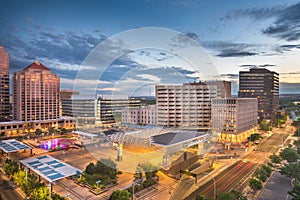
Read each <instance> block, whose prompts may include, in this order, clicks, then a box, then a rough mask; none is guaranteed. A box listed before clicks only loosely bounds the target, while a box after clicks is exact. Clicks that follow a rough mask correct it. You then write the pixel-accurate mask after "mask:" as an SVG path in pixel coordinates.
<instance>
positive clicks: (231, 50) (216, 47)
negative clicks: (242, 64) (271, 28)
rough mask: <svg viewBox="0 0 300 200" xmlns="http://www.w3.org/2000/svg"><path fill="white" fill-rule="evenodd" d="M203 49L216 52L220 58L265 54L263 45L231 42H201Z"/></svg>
mask: <svg viewBox="0 0 300 200" xmlns="http://www.w3.org/2000/svg"><path fill="white" fill-rule="evenodd" d="M200 44H202V45H203V47H205V48H208V49H211V50H213V51H216V52H217V53H216V56H218V57H222V58H224V57H247V56H255V55H259V54H263V52H262V50H260V48H261V46H262V45H258V44H247V43H235V42H230V41H201V42H200Z"/></svg>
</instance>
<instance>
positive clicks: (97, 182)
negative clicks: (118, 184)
mask: <svg viewBox="0 0 300 200" xmlns="http://www.w3.org/2000/svg"><path fill="white" fill-rule="evenodd" d="M100 183H101V180H99V181H96V184H97V188H98V187H99V184H100Z"/></svg>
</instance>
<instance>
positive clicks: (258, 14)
mask: <svg viewBox="0 0 300 200" xmlns="http://www.w3.org/2000/svg"><path fill="white" fill-rule="evenodd" d="M241 17H250V18H251V19H253V20H265V19H274V22H273V23H272V24H270V25H268V26H267V27H266V28H264V29H262V30H261V33H262V34H264V35H267V36H271V37H274V38H279V39H282V40H286V41H296V40H299V39H300V28H299V27H300V2H299V3H296V4H292V5H282V6H273V7H269V8H249V9H237V10H231V11H229V12H227V14H226V15H225V16H224V17H222V18H221V19H220V20H221V21H222V20H235V19H237V18H241Z"/></svg>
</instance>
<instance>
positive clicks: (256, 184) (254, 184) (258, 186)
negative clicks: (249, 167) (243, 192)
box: [249, 178, 262, 191]
mask: <svg viewBox="0 0 300 200" xmlns="http://www.w3.org/2000/svg"><path fill="white" fill-rule="evenodd" d="M249 186H250V188H251V189H252V190H253V191H258V190H260V189H261V188H262V183H261V181H259V180H257V179H255V178H252V179H250V181H249Z"/></svg>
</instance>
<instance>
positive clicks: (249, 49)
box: [0, 0, 300, 95]
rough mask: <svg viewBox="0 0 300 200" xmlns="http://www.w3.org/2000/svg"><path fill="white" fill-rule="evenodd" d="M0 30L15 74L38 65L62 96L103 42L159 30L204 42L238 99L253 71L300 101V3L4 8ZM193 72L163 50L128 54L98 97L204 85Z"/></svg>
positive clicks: (135, 0) (141, 0)
mask: <svg viewBox="0 0 300 200" xmlns="http://www.w3.org/2000/svg"><path fill="white" fill-rule="evenodd" d="M0 26H1V29H0V45H2V46H4V48H5V49H6V51H7V52H8V54H9V56H10V72H11V73H13V72H15V71H16V70H19V69H22V68H25V67H26V66H28V65H29V64H30V63H32V62H33V61H34V60H39V61H40V62H41V63H43V64H44V65H46V66H47V67H49V68H50V69H51V70H52V71H53V72H54V73H57V74H58V75H59V76H60V77H61V88H66V89H72V88H73V83H74V79H76V77H77V78H78V74H77V72H78V70H79V68H80V66H83V63H84V61H85V60H87V56H88V55H89V54H90V53H91V52H92V51H93V49H95V48H96V47H97V46H98V45H99V44H101V42H103V41H105V40H107V39H108V38H111V37H114V36H115V35H118V34H121V35H122V33H123V32H124V31H130V30H133V31H135V30H138V29H139V28H143V27H157V28H166V29H168V30H172V31H173V30H174V31H177V32H180V33H181V34H183V35H185V36H186V37H189V38H190V39H191V40H193V41H195V42H198V43H199V45H200V46H201V47H203V48H204V51H205V53H206V54H207V56H208V57H209V58H210V60H211V62H212V63H213V65H214V66H215V68H216V70H217V72H218V75H219V77H218V78H221V79H224V80H231V81H232V88H233V90H232V93H233V94H236V93H237V90H238V72H239V71H241V70H247V69H249V68H250V67H253V66H256V67H266V68H267V69H270V70H272V71H276V72H278V73H279V74H280V82H281V85H280V93H281V94H287V93H300V2H299V1H295V0H281V1H279V0H253V1H230V0H228V1H222V0H219V1H214V0H209V1H208V0H199V1H196V0H185V1H184V0H182V1H181V0H174V1H171V0H170V1H166V0H162V1H154V0H129V1H105V0H101V1H99V0H97V1H96V0H95V1H92V0H90V1H56V0H53V1H38V0H36V1H30V0H29V1H21V0H20V1H14V0H13V1H6V0H3V1H1V7H0ZM155 37H156V38H157V41H160V40H161V41H160V42H161V43H163V42H165V40H163V39H162V38H161V37H160V36H159V35H157V36H155ZM134 39H135V38H134ZM140 39H141V38H139V37H137V38H136V40H137V41H136V42H137V43H138V42H139V41H138V40H140ZM142 39H143V40H147V39H148V37H147V35H144V37H143V38H142ZM124 40H125V39H124ZM204 64H205V63H204ZM189 65H190V63H189V62H188V60H185V59H183V58H182V57H180V56H178V55H176V54H175V53H172V52H169V51H167V50H165V49H155V48H154V49H147V48H145V49H139V50H136V51H130V52H128V53H126V54H124V55H122V56H121V57H119V58H118V59H116V60H114V61H113V62H112V63H111V65H110V66H109V67H106V68H105V72H104V73H103V74H102V76H101V77H99V81H98V83H99V88H98V89H97V93H99V94H103V95H109V94H111V92H115V91H121V90H122V91H123V90H127V89H128V93H124V94H125V95H153V94H154V93H153V92H154V91H153V90H154V87H153V86H154V85H155V84H164V83H178V84H180V83H182V82H184V81H194V80H200V79H201V78H199V77H198V73H197V72H195V71H193V69H192V68H191V67H190V66H189ZM84 67H85V68H84V69H87V70H89V67H90V68H91V69H93V70H95V68H93V67H94V66H90V65H89V66H85V65H84ZM82 69H83V68H82ZM173 72H174V73H173ZM176 74H177V75H179V76H178V77H183V79H180V78H178V77H177V75H176ZM213 78H216V77H213ZM80 81H81V82H80V84H86V83H87V82H89V81H97V80H94V79H89V77H86V78H85V79H84V80H83V79H80ZM125 85H126V87H124V86H125ZM138 85H139V86H138ZM129 86H130V87H129ZM122 94H123V93H122Z"/></svg>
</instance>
